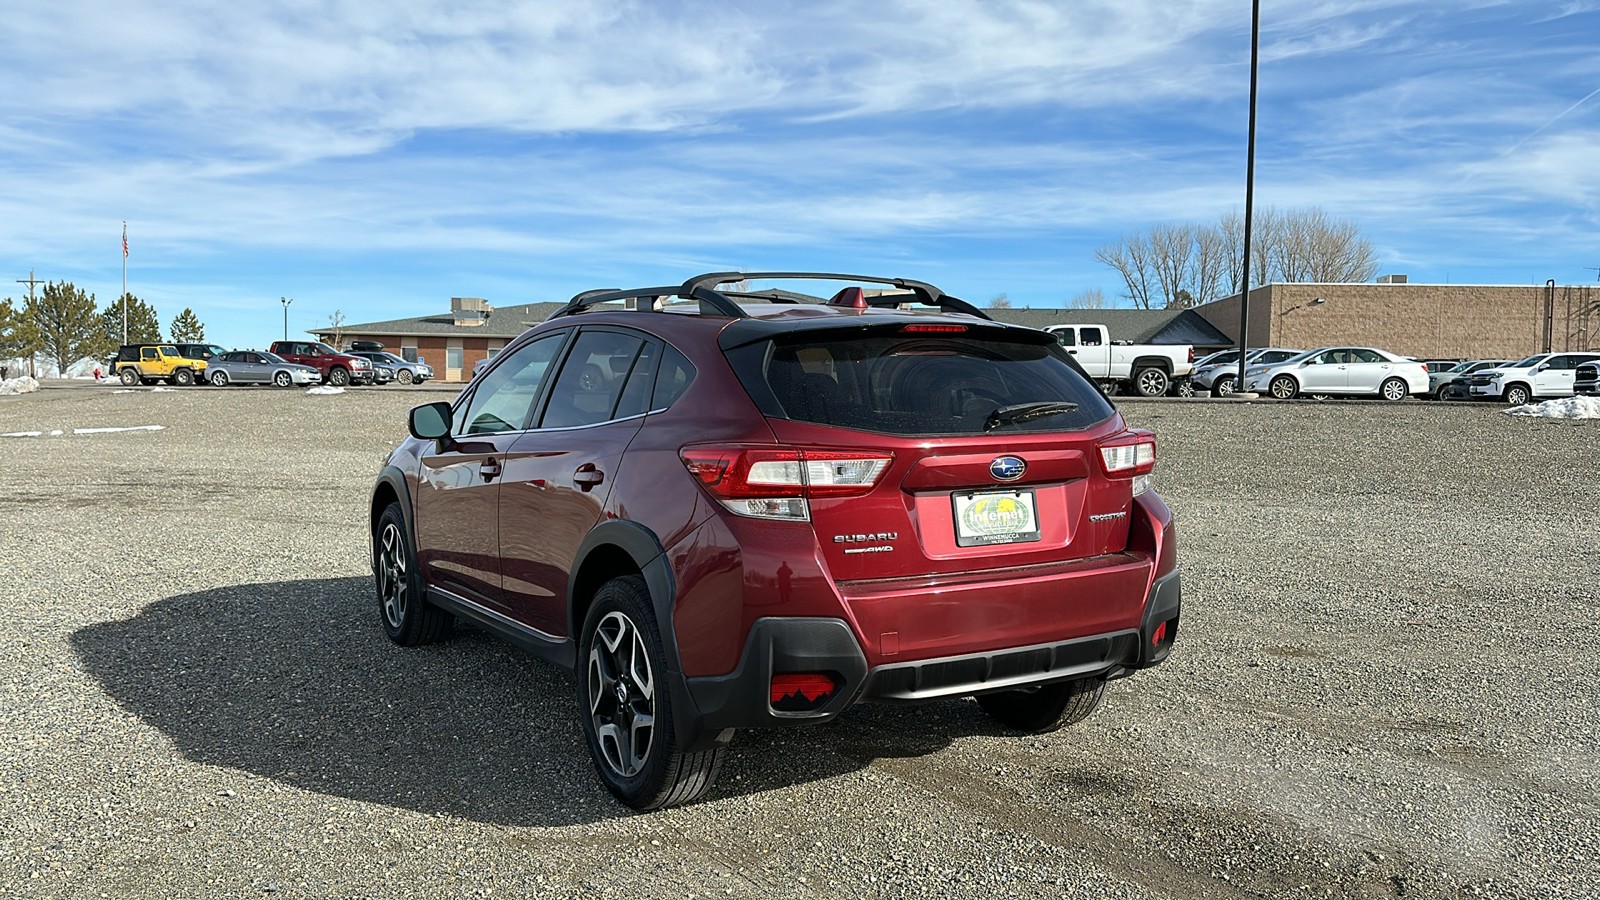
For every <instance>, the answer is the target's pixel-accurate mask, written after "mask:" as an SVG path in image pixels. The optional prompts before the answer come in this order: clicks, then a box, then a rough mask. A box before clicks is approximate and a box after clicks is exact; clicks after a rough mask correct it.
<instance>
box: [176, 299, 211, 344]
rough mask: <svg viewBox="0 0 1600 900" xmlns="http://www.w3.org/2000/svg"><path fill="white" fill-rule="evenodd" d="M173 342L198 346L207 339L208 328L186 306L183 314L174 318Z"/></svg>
mask: <svg viewBox="0 0 1600 900" xmlns="http://www.w3.org/2000/svg"><path fill="white" fill-rule="evenodd" d="M171 330H172V340H173V341H174V342H182V343H185V344H198V343H201V342H203V341H205V339H206V326H205V325H204V324H202V323H201V322H200V318H199V317H198V316H196V315H195V314H194V310H192V309H190V308H189V307H187V306H185V307H184V308H183V312H181V313H178V314H177V315H176V316H173V317H172V329H171Z"/></svg>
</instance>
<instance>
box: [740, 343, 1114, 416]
mask: <svg viewBox="0 0 1600 900" xmlns="http://www.w3.org/2000/svg"><path fill="white" fill-rule="evenodd" d="M765 375H766V382H767V385H768V386H769V387H770V389H771V390H772V393H773V395H774V397H775V398H776V399H777V401H778V404H779V406H781V407H782V409H783V412H784V414H785V415H786V416H787V417H788V418H790V419H797V420H800V421H804V422H814V423H817V424H820V425H837V426H840V427H844V428H853V429H857V430H862V431H875V432H880V433H886V434H906V435H911V434H984V433H985V432H988V433H999V432H1002V431H1065V430H1071V429H1077V428H1083V427H1086V426H1088V425H1092V424H1094V423H1096V422H1100V421H1102V420H1104V419H1105V418H1106V417H1108V416H1110V415H1111V413H1112V407H1111V404H1110V403H1109V402H1107V401H1106V399H1105V398H1104V397H1102V396H1101V395H1100V393H1099V392H1098V391H1096V390H1095V388H1094V386H1093V385H1091V384H1090V383H1089V382H1088V381H1087V380H1086V379H1085V378H1084V377H1083V376H1081V375H1079V374H1078V373H1077V372H1076V371H1074V370H1073V368H1072V367H1071V365H1070V364H1069V363H1068V362H1067V361H1066V358H1065V356H1064V355H1063V354H1062V351H1060V350H1058V349H1057V348H1056V346H1055V345H1053V344H1050V345H1040V344H1027V343H1020V342H1014V341H1005V340H992V339H984V338H981V337H972V336H953V335H906V334H898V333H895V334H886V335H882V336H860V335H859V333H857V334H855V335H849V336H827V335H818V334H817V333H815V332H811V333H805V332H802V333H799V334H796V335H794V336H793V337H790V338H786V339H785V338H780V339H778V340H776V341H775V342H774V343H773V346H772V352H771V354H770V356H769V357H768V361H767V365H766V369H765ZM1030 404H1031V405H1033V406H1032V407H1031V408H1029V409H1027V410H1022V409H1020V407H1022V406H1024V405H1030ZM1045 404H1054V405H1055V406H1053V407H1049V408H1047V407H1045ZM997 410H999V411H1000V413H999V414H998V415H997V414H996V411H997Z"/></svg>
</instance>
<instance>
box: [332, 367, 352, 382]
mask: <svg viewBox="0 0 1600 900" xmlns="http://www.w3.org/2000/svg"><path fill="white" fill-rule="evenodd" d="M328 383H329V384H331V385H333V386H334V387H344V386H345V385H347V384H349V383H350V373H349V372H348V371H346V370H345V369H343V368H340V367H339V366H334V367H333V368H331V369H329V370H328Z"/></svg>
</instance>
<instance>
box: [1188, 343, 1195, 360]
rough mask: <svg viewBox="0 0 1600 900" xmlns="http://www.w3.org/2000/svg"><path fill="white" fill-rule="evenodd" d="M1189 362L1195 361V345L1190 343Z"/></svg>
mask: <svg viewBox="0 0 1600 900" xmlns="http://www.w3.org/2000/svg"><path fill="white" fill-rule="evenodd" d="M1189 362H1194V345H1193V344H1190V345H1189Z"/></svg>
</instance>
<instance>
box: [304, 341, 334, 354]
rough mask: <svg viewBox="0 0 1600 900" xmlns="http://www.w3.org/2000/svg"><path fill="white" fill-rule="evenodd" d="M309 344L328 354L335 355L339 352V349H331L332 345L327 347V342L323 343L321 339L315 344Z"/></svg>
mask: <svg viewBox="0 0 1600 900" xmlns="http://www.w3.org/2000/svg"><path fill="white" fill-rule="evenodd" d="M311 346H313V347H315V348H317V349H318V350H321V351H322V352H323V353H326V354H327V355H329V356H336V355H338V354H339V351H337V350H335V349H333V348H332V347H329V346H328V345H327V344H324V343H322V342H321V341H317V342H316V343H315V344H312V345H311Z"/></svg>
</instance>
